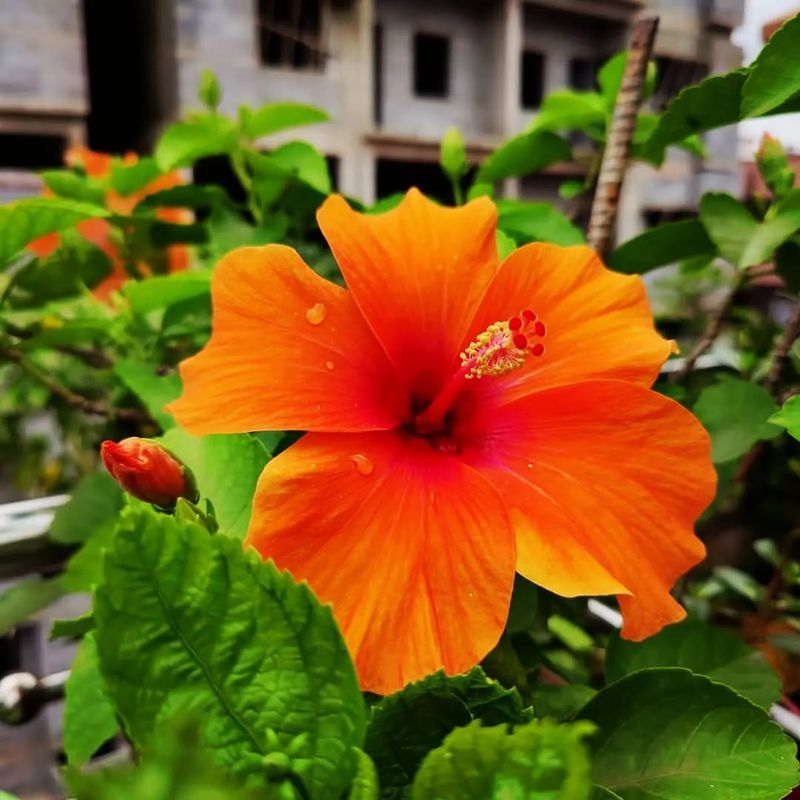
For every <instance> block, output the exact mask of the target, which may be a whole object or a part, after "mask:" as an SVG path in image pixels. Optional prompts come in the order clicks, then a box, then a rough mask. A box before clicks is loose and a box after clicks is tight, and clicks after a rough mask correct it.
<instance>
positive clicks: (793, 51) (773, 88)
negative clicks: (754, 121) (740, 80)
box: [741, 14, 800, 117]
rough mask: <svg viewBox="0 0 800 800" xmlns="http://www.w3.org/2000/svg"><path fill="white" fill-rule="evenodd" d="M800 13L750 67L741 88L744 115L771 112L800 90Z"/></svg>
mask: <svg viewBox="0 0 800 800" xmlns="http://www.w3.org/2000/svg"><path fill="white" fill-rule="evenodd" d="M798 43H800V14H798V15H797V16H795V17H793V18H792V19H790V20H789V21H788V22H786V23H785V24H784V25H782V26H781V27H780V28H778V30H777V31H775V33H773V34H772V36H771V37H770V39H769V41H768V42H767V43H766V45H764V49H763V50H762V51H761V52H760V53H759V54H758V58H756V60H755V61H754V62H753V64H752V65H751V66H750V70H749V74H748V76H747V80H746V81H745V84H744V88H743V89H742V105H741V113H742V116H743V117H757V116H759V115H761V114H765V113H767V112H768V111H772V110H773V109H774V108H777V107H778V106H779V105H780V104H781V103H783V102H785V101H786V100H788V99H789V98H790V97H792V95H794V94H796V93H797V92H800V47H798Z"/></svg>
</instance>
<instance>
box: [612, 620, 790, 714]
mask: <svg viewBox="0 0 800 800" xmlns="http://www.w3.org/2000/svg"><path fill="white" fill-rule="evenodd" d="M646 667H685V668H686V669H690V670H691V671H692V672H696V673H697V674H699V675H705V676H706V677H707V678H711V680H713V681H716V682H717V683H724V684H725V685H726V686H728V687H730V688H731V689H733V690H734V691H735V692H738V693H739V694H740V695H742V696H743V697H746V698H747V699H748V700H750V701H751V702H753V703H755V704H756V705H758V706H761V707H762V708H764V709H769V707H770V706H771V705H772V704H773V703H775V702H777V701H778V699H779V698H780V696H781V685H780V680H779V679H778V676H777V675H776V674H775V672H774V671H773V669H772V668H771V667H770V666H769V664H767V662H766V660H765V658H764V656H763V654H762V653H760V652H758V651H757V650H753V649H751V648H749V647H748V646H747V645H746V644H745V643H744V642H743V641H742V640H741V639H740V638H739V637H738V636H737V635H736V634H735V633H732V632H731V631H726V630H723V629H722V628H716V627H714V626H712V625H708V624H706V623H705V622H701V621H700V620H685V621H683V622H681V623H679V624H677V625H669V626H667V627H666V628H663V629H662V630H661V632H660V633H657V634H656V635H655V636H651V637H650V638H649V639H645V640H644V641H643V642H628V641H625V640H624V639H621V638H620V637H619V635H617V634H614V635H613V636H612V637H611V639H610V640H609V643H608V649H607V650H606V679H607V680H608V682H609V683H613V682H614V681H617V680H619V679H620V678H624V677H625V676H626V675H630V674H631V673H633V672H636V671H637V670H640V669H644V668H646Z"/></svg>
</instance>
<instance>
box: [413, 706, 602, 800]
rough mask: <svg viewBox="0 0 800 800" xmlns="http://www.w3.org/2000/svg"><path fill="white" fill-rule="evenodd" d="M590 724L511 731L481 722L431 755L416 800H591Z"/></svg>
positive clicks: (541, 724) (539, 724) (546, 723)
mask: <svg viewBox="0 0 800 800" xmlns="http://www.w3.org/2000/svg"><path fill="white" fill-rule="evenodd" d="M592 730H593V728H592V726H590V725H586V723H580V722H579V723H575V724H572V725H558V724H556V723H554V722H552V721H550V720H538V721H535V722H530V723H528V724H527V725H523V726H521V727H518V728H515V729H514V730H513V731H509V729H508V727H507V726H505V725H500V726H497V727H494V728H483V727H481V724H480V722H478V721H475V722H473V723H471V724H470V725H468V726H467V727H465V728H459V729H458V730H455V731H453V733H451V734H450V735H449V736H448V737H447V738H446V739H445V740H444V744H442V746H441V747H439V748H437V749H436V750H434V751H432V752H431V753H429V754H428V756H427V757H426V758H425V760H424V761H423V763H422V766H421V767H420V769H419V772H418V773H417V776H416V778H415V779H414V784H413V787H412V790H411V798H412V800H511V799H512V798H513V800H587V799H588V797H589V794H590V792H591V788H592V786H591V782H590V779H589V759H588V757H587V754H586V749H585V747H584V745H583V741H582V740H583V739H584V738H585V737H586V736H587V735H588V734H590V733H591V732H592Z"/></svg>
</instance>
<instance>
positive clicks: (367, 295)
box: [170, 190, 715, 693]
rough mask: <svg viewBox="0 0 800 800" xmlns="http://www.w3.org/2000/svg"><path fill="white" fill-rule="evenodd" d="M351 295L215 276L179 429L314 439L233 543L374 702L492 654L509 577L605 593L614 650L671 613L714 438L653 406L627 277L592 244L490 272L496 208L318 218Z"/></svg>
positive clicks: (542, 252) (645, 336)
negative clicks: (208, 332)
mask: <svg viewBox="0 0 800 800" xmlns="http://www.w3.org/2000/svg"><path fill="white" fill-rule="evenodd" d="M318 220H319V224H320V227H321V228H322V231H323V233H324V235H325V237H326V238H327V240H328V243H329V245H330V247H331V249H332V251H333V254H334V255H335V257H336V260H337V261H338V263H339V266H340V268H341V270H342V273H343V275H344V277H345V280H346V282H347V287H348V288H347V289H343V288H341V287H339V286H336V285H334V284H332V283H329V282H328V281H326V280H323V279H322V278H321V277H319V276H318V275H317V274H315V273H314V272H313V271H312V270H311V269H310V268H309V267H308V266H306V265H305V264H304V263H303V261H302V260H301V259H300V256H299V255H298V254H297V253H296V252H295V251H294V250H292V249H290V248H288V247H283V246H280V245H268V246H266V247H249V248H241V249H239V250H236V251H234V252H232V253H230V254H229V255H228V256H226V257H225V258H224V259H223V260H222V262H221V263H220V264H219V265H218V267H217V269H216V271H215V274H214V279H213V284H212V297H213V306H214V327H213V334H212V336H211V340H210V341H209V343H208V345H207V346H206V348H205V349H204V350H203V351H202V352H200V353H199V354H198V355H196V356H194V357H193V358H190V359H188V360H187V361H186V362H184V363H183V365H182V368H181V374H182V376H183V380H184V386H185V388H184V394H183V396H182V397H181V398H179V399H178V400H177V401H175V402H174V403H173V404H172V405H171V406H170V410H171V411H172V412H173V413H174V414H175V416H176V418H177V419H178V421H179V422H180V423H181V424H182V425H183V426H184V427H185V428H187V429H188V430H189V431H192V432H193V433H196V434H208V433H230V432H237V431H251V430H276V429H286V430H304V431H309V433H307V434H306V435H305V436H303V437H302V438H301V439H300V440H299V441H298V442H297V443H296V444H294V445H292V446H291V447H290V448H288V449H287V450H286V451H285V452H283V453H281V454H280V455H279V456H277V457H276V458H274V459H273V460H272V461H271V462H270V463H269V464H268V465H267V467H266V468H265V470H264V472H263V474H262V476H261V479H260V481H259V484H258V489H257V491H256V496H255V500H254V507H253V516H252V521H251V524H250V530H249V533H248V536H247V543H248V544H249V545H250V546H252V547H254V548H256V550H258V552H259V553H260V554H261V555H262V556H263V557H264V558H272V559H274V561H275V562H276V564H277V565H278V566H279V567H282V568H286V569H288V570H289V571H290V572H291V573H292V574H293V575H294V576H295V577H296V578H298V579H306V580H308V582H309V584H310V585H311V587H312V588H313V589H314V590H315V591H316V593H317V594H318V595H319V597H320V598H322V599H323V600H325V601H330V602H331V603H332V604H333V611H334V614H335V616H336V618H337V620H338V622H339V624H340V626H341V628H342V630H343V632H344V636H345V638H346V640H347V642H348V644H349V647H350V649H351V652H352V654H353V656H354V659H355V663H356V667H357V669H358V673H359V676H360V679H361V682H362V685H363V687H364V688H365V689H368V690H372V691H375V692H381V693H383V692H390V691H393V690H396V689H398V688H399V687H401V686H402V685H404V684H405V683H406V682H408V681H411V680H414V679H417V678H420V677H421V676H423V675H425V674H427V673H430V672H432V671H434V670H436V669H439V668H444V669H445V670H446V671H447V672H448V673H458V672H461V671H463V670H465V669H467V668H468V667H470V666H472V665H473V664H475V663H476V662H478V661H479V660H480V659H481V658H482V657H483V656H485V655H486V653H487V652H488V651H489V650H490V649H491V648H492V647H493V646H494V645H495V644H496V642H497V640H498V637H499V636H500V634H501V632H502V630H503V627H504V624H505V621H506V617H507V613H508V606H509V599H510V595H511V588H512V584H513V580H514V572H515V570H516V571H518V572H520V573H521V574H522V575H524V576H525V577H526V578H528V579H530V580H532V581H534V582H535V583H537V584H539V585H541V586H543V587H545V588H546V589H549V590H550V591H552V592H555V593H557V594H560V595H563V596H567V597H573V596H576V595H606V594H613V595H617V596H618V597H619V602H620V605H621V608H622V612H623V615H624V618H625V627H624V631H623V635H624V636H626V637H627V638H631V639H641V638H643V637H646V636H648V635H650V634H652V633H655V632H656V631H658V630H659V629H660V628H661V627H662V626H663V625H665V624H667V623H670V622H675V621H676V620H679V619H681V618H682V617H683V616H684V614H685V612H684V610H683V609H682V608H681V607H680V605H679V604H678V603H677V602H676V601H675V600H674V599H673V598H672V597H671V596H670V593H669V592H670V588H671V586H672V584H673V582H674V581H675V579H676V578H677V577H678V576H679V575H681V574H682V573H683V572H685V571H686V570H687V569H688V568H689V567H691V566H692V565H694V564H695V563H697V562H698V561H700V559H702V558H703V555H704V547H703V545H702V544H701V542H700V541H699V540H698V539H697V538H696V537H695V535H694V533H693V530H692V528H693V524H694V522H695V520H696V518H697V517H698V515H699V514H700V513H701V512H702V510H703V509H704V508H705V507H706V505H707V504H708V503H709V501H710V500H711V497H712V495H713V492H714V485H715V475H714V470H713V468H712V466H711V462H710V457H709V441H708V437H707V435H706V433H705V431H704V430H703V428H702V427H701V426H700V424H699V423H698V422H697V420H696V419H695V418H694V417H693V416H692V415H691V414H690V413H689V412H688V411H686V410H685V409H684V408H682V407H681V406H680V405H678V404H677V403H675V402H674V401H672V400H670V399H668V398H666V397H664V396H662V395H660V394H657V393H655V392H653V391H651V390H650V389H649V387H650V386H651V384H652V383H653V381H654V380H655V378H656V376H657V375H658V372H659V368H660V367H661V364H662V363H663V362H664V360H665V359H666V358H667V357H668V355H669V354H670V351H671V348H672V343H670V342H668V341H666V340H664V339H662V338H661V337H660V336H659V335H658V334H657V333H656V332H655V330H654V327H653V321H652V317H651V314H650V310H649V307H648V304H647V300H646V297H645V292H644V288H643V285H642V282H641V280H640V279H639V278H638V277H631V276H624V275H619V274H616V273H613V272H610V271H609V270H607V269H606V268H605V267H604V266H603V265H602V264H601V262H600V260H599V259H598V257H597V256H596V255H595V253H594V252H593V251H592V250H590V249H588V248H586V247H569V248H563V247H557V246H554V245H549V244H531V245H527V246H525V247H522V248H520V249H519V250H517V251H516V252H514V253H512V254H511V255H510V256H509V257H508V258H507V259H506V260H505V261H504V262H503V263H502V264H501V263H500V262H499V260H498V256H497V250H496V245H495V226H496V212H495V208H494V206H493V204H492V203H491V202H490V201H489V200H487V199H479V200H475V201H474V202H471V203H469V204H467V205H466V206H463V207H461V208H457V209H450V208H441V207H439V206H437V205H435V204H433V203H431V202H430V201H428V200H426V199H425V198H424V197H423V196H422V195H421V194H420V193H419V192H418V191H416V190H412V191H410V192H409V193H408V194H407V195H406V197H405V199H404V200H403V202H402V203H401V204H400V205H399V206H398V207H397V208H396V209H395V210H393V211H390V212H388V213H386V214H382V215H376V216H366V215H362V214H359V213H356V212H355V211H353V210H352V209H350V207H349V206H348V205H347V203H346V202H345V201H344V200H343V199H342V198H341V197H338V196H334V197H331V198H329V199H328V200H327V201H326V202H325V204H324V205H323V206H322V208H321V209H320V211H319V213H318Z"/></svg>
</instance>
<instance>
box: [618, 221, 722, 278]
mask: <svg viewBox="0 0 800 800" xmlns="http://www.w3.org/2000/svg"><path fill="white" fill-rule="evenodd" d="M716 252H717V249H716V246H715V245H714V242H712V241H711V239H709V238H708V234H707V233H706V229H705V228H704V227H703V225H702V223H701V222H700V220H697V219H685V220H680V221H678V222H666V223H664V224H663V225H658V226H657V227H655V228H650V229H649V230H646V231H645V232H644V233H641V234H640V235H639V236H635V237H634V238H633V239H629V240H628V241H627V242H625V243H624V244H621V245H620V246H619V247H618V248H617V249H616V250H614V252H613V253H611V255H610V256H609V258H608V265H609V266H610V267H611V268H612V269H615V270H617V272H624V273H625V274H626V275H635V274H639V275H641V274H644V273H645V272H649V271H650V270H651V269H655V268H656V267H663V266H665V265H666V264H673V263H675V262H676V261H681V260H683V259H685V258H693V257H696V256H713V255H714V254H715V253H716Z"/></svg>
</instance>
